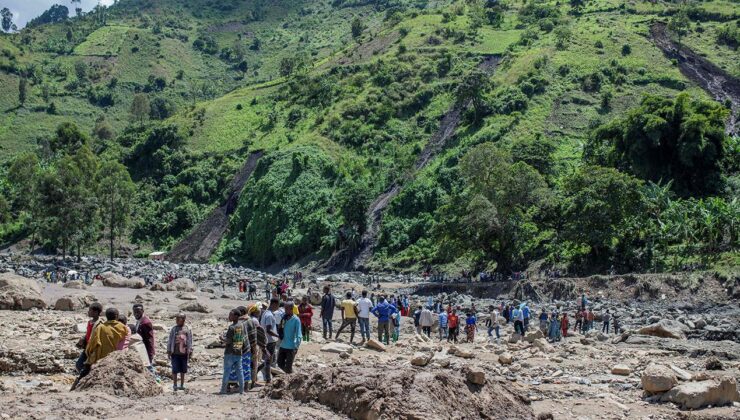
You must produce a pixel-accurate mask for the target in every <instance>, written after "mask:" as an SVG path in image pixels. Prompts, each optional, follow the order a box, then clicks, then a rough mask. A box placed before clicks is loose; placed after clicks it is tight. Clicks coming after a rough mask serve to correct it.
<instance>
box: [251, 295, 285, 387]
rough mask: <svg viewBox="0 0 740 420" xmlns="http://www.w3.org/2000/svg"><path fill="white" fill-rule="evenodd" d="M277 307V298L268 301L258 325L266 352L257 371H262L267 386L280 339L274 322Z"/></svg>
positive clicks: (270, 378)
mask: <svg viewBox="0 0 740 420" xmlns="http://www.w3.org/2000/svg"><path fill="white" fill-rule="evenodd" d="M279 305H280V301H279V300H278V299H277V298H272V299H270V307H269V308H267V310H266V311H265V313H263V314H262V319H261V320H260V325H261V326H262V328H263V329H264V330H265V338H266V342H267V344H266V346H265V347H266V350H267V351H266V352H264V354H263V355H262V360H263V362H262V363H263V364H262V365H261V366H260V368H258V369H257V370H260V369H262V376H263V377H264V378H265V383H268V384H269V383H270V381H271V380H272V377H271V374H272V371H271V367H272V364H273V362H272V361H273V358H274V357H275V355H276V353H275V348H276V346H277V342H278V339H279V338H280V336H279V335H278V330H277V321H276V320H275V311H277V309H278V306H279Z"/></svg>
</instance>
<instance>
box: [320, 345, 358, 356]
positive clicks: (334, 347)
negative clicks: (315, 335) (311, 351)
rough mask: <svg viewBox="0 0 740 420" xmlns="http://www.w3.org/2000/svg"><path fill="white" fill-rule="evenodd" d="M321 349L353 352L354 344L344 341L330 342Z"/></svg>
mask: <svg viewBox="0 0 740 420" xmlns="http://www.w3.org/2000/svg"><path fill="white" fill-rule="evenodd" d="M321 351H323V352H326V353H349V354H351V353H352V346H350V345H349V344H344V343H329V344H325V345H324V346H323V347H321Z"/></svg>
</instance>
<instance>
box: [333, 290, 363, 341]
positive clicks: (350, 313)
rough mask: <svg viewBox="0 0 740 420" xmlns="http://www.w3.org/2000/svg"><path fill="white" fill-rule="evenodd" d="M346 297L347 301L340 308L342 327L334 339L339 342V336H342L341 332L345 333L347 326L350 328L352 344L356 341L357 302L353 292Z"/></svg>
mask: <svg viewBox="0 0 740 420" xmlns="http://www.w3.org/2000/svg"><path fill="white" fill-rule="evenodd" d="M345 297H346V299H344V300H343V301H342V304H341V306H340V313H341V315H342V325H341V326H340V327H339V329H338V330H337V336H336V337H335V338H334V339H335V340H338V339H339V334H341V332H342V331H344V329H345V328H346V327H347V326H349V330H350V335H349V342H350V343H352V342H353V341H354V340H355V327H356V326H357V312H358V310H357V302H355V301H354V300H352V292H347V294H346V296H345Z"/></svg>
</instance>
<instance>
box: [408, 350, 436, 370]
mask: <svg viewBox="0 0 740 420" xmlns="http://www.w3.org/2000/svg"><path fill="white" fill-rule="evenodd" d="M430 360H432V355H431V354H429V353H424V352H420V351H419V352H416V353H414V356H413V357H412V358H411V364H412V365H414V366H426V365H427V364H429V361H430Z"/></svg>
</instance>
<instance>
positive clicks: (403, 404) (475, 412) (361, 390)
mask: <svg viewBox="0 0 740 420" xmlns="http://www.w3.org/2000/svg"><path fill="white" fill-rule="evenodd" d="M263 392H264V394H265V395H266V396H269V397H270V398H274V399H281V398H292V399H294V400H296V401H300V402H303V403H310V402H318V403H320V404H322V405H324V406H326V407H328V408H330V409H331V410H333V411H335V412H337V413H341V414H344V415H347V416H349V417H351V418H353V419H363V420H364V419H368V420H370V419H435V418H464V419H478V418H483V419H513V418H516V419H530V418H534V414H533V412H532V409H531V408H530V407H529V406H528V404H527V403H526V402H525V401H523V400H521V399H519V398H518V397H516V396H515V395H514V394H512V393H511V392H509V391H508V390H507V389H506V388H504V386H502V385H499V384H497V383H492V382H491V381H490V380H489V381H487V382H486V383H485V384H483V385H472V384H469V383H467V382H466V381H465V379H464V377H463V376H462V375H461V373H459V372H457V371H441V370H440V371H435V370H429V369H417V368H412V367H408V366H404V367H400V366H397V367H393V366H385V367H383V368H374V367H357V366H343V367H337V368H329V369H326V368H324V369H320V370H315V371H309V372H303V373H296V374H292V375H287V376H284V377H281V378H278V379H276V380H275V381H274V382H273V385H272V387H270V388H266V389H265V390H264V391H263Z"/></svg>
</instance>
